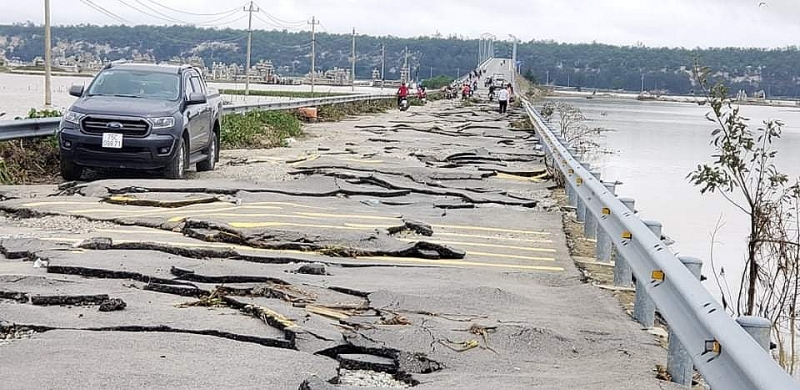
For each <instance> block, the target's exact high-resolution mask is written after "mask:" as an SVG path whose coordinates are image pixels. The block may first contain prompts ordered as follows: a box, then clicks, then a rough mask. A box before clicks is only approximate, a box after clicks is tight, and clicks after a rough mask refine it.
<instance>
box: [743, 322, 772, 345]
mask: <svg viewBox="0 0 800 390" xmlns="http://www.w3.org/2000/svg"><path fill="white" fill-rule="evenodd" d="M736 322H738V323H739V325H740V326H741V327H742V329H744V331H745V332H747V333H749V334H750V336H751V337H753V340H755V341H756V342H757V343H758V345H760V346H761V348H764V350H766V351H767V352H769V342H770V338H769V331H770V329H772V322H770V320H768V319H766V318H763V317H756V316H741V317H739V318H737V319H736Z"/></svg>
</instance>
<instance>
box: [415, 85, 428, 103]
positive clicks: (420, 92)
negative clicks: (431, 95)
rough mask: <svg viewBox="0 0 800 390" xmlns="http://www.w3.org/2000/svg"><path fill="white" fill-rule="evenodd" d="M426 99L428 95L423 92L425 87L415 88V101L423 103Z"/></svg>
mask: <svg viewBox="0 0 800 390" xmlns="http://www.w3.org/2000/svg"><path fill="white" fill-rule="evenodd" d="M427 97H428V93H427V92H425V87H423V86H421V85H420V86H419V87H417V99H419V100H420V101H424V100H425V99H426V98H427Z"/></svg>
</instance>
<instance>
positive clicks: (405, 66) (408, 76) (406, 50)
mask: <svg viewBox="0 0 800 390" xmlns="http://www.w3.org/2000/svg"><path fill="white" fill-rule="evenodd" d="M405 54H406V61H405V65H403V67H404V68H405V69H406V83H409V84H411V69H408V46H406V48H405Z"/></svg>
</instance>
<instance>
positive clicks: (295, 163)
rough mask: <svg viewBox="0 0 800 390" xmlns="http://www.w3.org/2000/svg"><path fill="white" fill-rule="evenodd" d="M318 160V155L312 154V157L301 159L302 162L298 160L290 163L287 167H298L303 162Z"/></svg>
mask: <svg viewBox="0 0 800 390" xmlns="http://www.w3.org/2000/svg"><path fill="white" fill-rule="evenodd" d="M318 158H319V155H318V154H312V155H310V156H308V157H307V158H304V159H302V160H300V161H296V162H293V163H291V164H289V165H291V166H297V165H300V164H302V163H304V162H308V161H314V160H316V159H318ZM284 161H285V160H284Z"/></svg>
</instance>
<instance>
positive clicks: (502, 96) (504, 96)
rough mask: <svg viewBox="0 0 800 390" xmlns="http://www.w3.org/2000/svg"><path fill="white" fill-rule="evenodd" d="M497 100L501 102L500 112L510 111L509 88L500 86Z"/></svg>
mask: <svg viewBox="0 0 800 390" xmlns="http://www.w3.org/2000/svg"><path fill="white" fill-rule="evenodd" d="M497 101H498V102H499V103H500V113H501V114H505V113H506V111H508V89H506V88H500V90H499V91H497Z"/></svg>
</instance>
